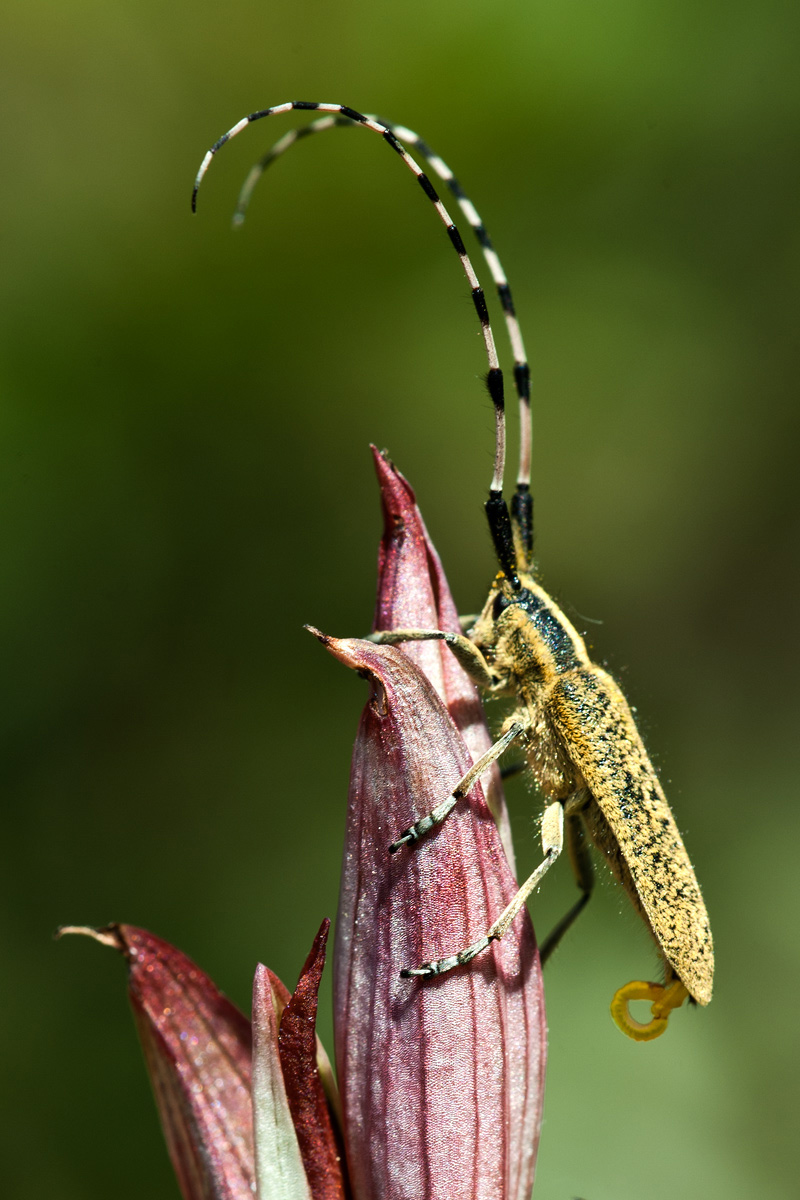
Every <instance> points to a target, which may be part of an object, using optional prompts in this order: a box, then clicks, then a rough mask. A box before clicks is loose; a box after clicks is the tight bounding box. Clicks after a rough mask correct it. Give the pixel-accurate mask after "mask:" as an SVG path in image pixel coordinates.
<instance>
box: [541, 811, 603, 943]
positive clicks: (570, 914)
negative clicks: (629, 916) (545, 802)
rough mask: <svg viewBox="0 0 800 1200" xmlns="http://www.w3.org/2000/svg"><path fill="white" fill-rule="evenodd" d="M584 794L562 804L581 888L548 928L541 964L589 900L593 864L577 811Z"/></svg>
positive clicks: (574, 869) (570, 851)
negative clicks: (574, 898) (573, 900)
mask: <svg viewBox="0 0 800 1200" xmlns="http://www.w3.org/2000/svg"><path fill="white" fill-rule="evenodd" d="M584 794H585V789H582V790H581V791H580V792H576V793H575V794H574V797H572V796H571V797H570V799H569V800H568V801H567V803H566V805H565V812H566V814H567V829H566V843H567V854H568V855H569V861H570V866H571V867H572V873H573V875H574V876H575V882H576V883H577V885H578V887H579V888H580V890H581V894H580V896H579V897H578V899H577V900H576V901H575V903H574V904H573V905H572V907H571V908H570V909H569V910H568V911H567V912H566V913H565V914H564V916H563V917H562V918H561V920H560V921H559V922H558V924H557V925H556V926H555V927H554V928H553V929H551V930H550V933H549V934H548V935H547V937H546V938H545V940H544V942H543V943H542V945H541V946H540V947H539V957H540V958H541V960H542V966H544V964H545V963H546V962H547V960H548V959H549V957H550V955H551V954H552V953H553V951H554V950H555V948H556V946H557V945H558V944H559V942H560V941H561V939H562V938H563V936H564V934H565V933H566V932H567V930H568V929H569V928H570V927H571V926H572V925H573V924H574V922H575V921H576V920H577V918H578V917H579V916H580V914H581V913H582V912H583V910H584V908H585V907H586V905H587V904H588V903H589V897H590V896H591V894H592V889H593V887H594V867H593V866H592V859H591V855H590V854H589V847H588V845H587V841H586V830H585V828H584V824H583V821H582V820H581V819H580V817H579V816H578V813H577V811H576V810H577V809H578V808H579V807H580V800H582V799H583V797H584Z"/></svg>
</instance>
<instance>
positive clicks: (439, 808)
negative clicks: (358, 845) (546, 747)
mask: <svg viewBox="0 0 800 1200" xmlns="http://www.w3.org/2000/svg"><path fill="white" fill-rule="evenodd" d="M527 730H528V726H527V724H525V723H524V722H522V721H515V722H514V724H513V725H512V726H511V728H510V729H508V730H507V731H506V732H505V733H504V734H503V736H502V737H501V738H500V739H499V741H497V742H495V744H494V745H493V746H490V747H489V749H488V750H487V751H486V753H485V754H482V755H481V757H480V758H479V759H478V761H477V762H476V763H473V765H472V766H471V767H470V769H469V770H468V771H467V773H466V775H464V776H463V777H462V778H461V779H459V781H458V783H457V784H456V786H455V787H454V788H453V790H452V792H451V793H450V795H449V796H448V797H447V799H445V800H443V801H442V802H441V804H437V805H436V808H434V809H433V810H432V811H431V812H429V813H428V814H427V816H425V817H420V819H419V820H418V821H416V822H415V823H414V824H413V825H412V826H410V828H408V829H404V830H403V832H402V833H401V834H400V837H399V838H398V839H397V841H396V842H392V844H391V846H390V847H389V853H390V854H394V853H395V851H397V850H399V849H400V847H401V846H405V845H408V844H410V843H411V842H416V841H419V839H420V838H421V837H422V835H423V833H427V832H428V830H429V829H433V827H434V825H441V823H442V821H444V820H445V818H446V817H448V816H449V815H450V813H451V812H452V811H453V809H454V808H455V806H456V804H457V803H458V801H459V800H463V799H464V797H465V796H466V795H467V794H468V792H470V791H471V790H472V788H473V787H474V786H475V784H476V783H477V782H478V780H479V779H480V777H481V775H483V773H484V771H486V770H487V769H488V768H489V767H490V766H491V765H492V763H493V762H495V761H496V760H497V759H498V758H499V757H500V755H501V754H502V753H503V752H504V750H506V749H507V748H508V747H509V746H510V745H511V743H512V742H513V741H515V739H516V738H518V737H522V735H523V734H525V733H527Z"/></svg>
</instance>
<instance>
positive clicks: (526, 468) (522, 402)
mask: <svg viewBox="0 0 800 1200" xmlns="http://www.w3.org/2000/svg"><path fill="white" fill-rule="evenodd" d="M368 116H369V119H370V120H374V121H379V122H380V123H381V124H382V125H385V126H386V128H387V129H390V130H391V131H392V133H393V134H394V135H395V137H396V138H397V139H398V140H399V141H401V142H404V143H405V144H406V145H407V146H412V147H413V149H414V150H415V152H416V153H417V154H419V156H420V157H421V158H422V159H424V160H425V162H426V163H427V164H428V166H429V167H430V168H431V170H432V171H434V172H435V173H436V174H437V175H438V176H439V178H440V179H441V180H442V182H443V183H445V184H447V186H448V188H449V189H450V191H451V192H452V194H453V195H454V196H455V198H456V201H457V203H458V206H459V208H460V209H461V211H462V213H463V214H464V216H465V217H466V219H467V221H468V222H469V225H470V228H471V229H472V232H473V233H474V234H475V237H476V238H477V239H478V243H479V244H480V247H481V250H482V251H483V257H484V258H485V260H486V263H487V265H488V267H489V270H490V271H491V274H492V279H493V281H494V285H495V287H496V289H497V295H498V297H499V299H500V304H501V305H502V308H503V318H504V320H505V325H506V329H507V331H508V340H509V342H510V343H511V352H512V354H513V356H514V386H515V388H516V392H517V398H518V400H519V423H520V445H519V471H518V473H517V494H516V495H515V496H514V498H513V500H512V514H513V516H514V518H515V522H516V523H517V524H518V526H519V531H518V532H519V538H520V542H521V544H522V545H521V548H522V549H523V551H524V552H523V554H522V555H521V557H522V559H523V561H524V562H525V565H526V566H529V565H530V561H531V558H532V556H533V501H532V497H531V495H530V482H531V450H532V445H531V443H532V436H531V434H532V430H531V382H530V380H531V373H530V367H529V365H528V356H527V354H526V353H525V343H524V342H523V340H522V331H521V329H520V326H519V321H518V319H517V314H516V309H515V307H514V300H513V297H512V295H511V288H510V286H509V283H508V279H507V277H506V273H505V271H504V270H503V266H502V263H501V262H500V258H499V255H498V254H497V251H496V250H495V248H494V246H493V244H492V241H491V238H490V237H489V234H488V232H487V230H486V226H485V225H484V223H483V221H482V220H481V218H480V216H479V215H478V211H477V209H476V208H475V205H474V204H473V203H472V201H471V200H470V198H469V197H468V196H467V194H466V192H465V191H464V189H463V187H462V186H461V184H460V183H459V182H458V180H457V179H456V177H455V175H454V174H453V172H452V171H451V170H450V168H449V167H448V165H447V163H446V162H445V161H444V159H443V158H442V157H441V156H440V155H438V154H436V153H435V151H433V150H432V149H431V147H430V146H429V145H428V143H427V142H425V141H424V140H423V139H422V138H421V137H420V135H419V134H418V133H414V131H413V130H412V129H409V128H408V127H407V126H406V125H397V124H395V122H393V121H386V120H384V119H383V118H382V117H376V116H373V115H372V114H368ZM335 128H350V129H352V128H353V122H352V121H351V120H350V118H349V117H343V116H325V117H318V118H317V120H315V121H312V122H311V123H310V124H309V125H301V126H300V127H299V128H297V129H290V130H289V132H288V133H285V134H284V135H283V137H281V138H279V139H278V141H277V142H275V144H274V145H273V146H271V147H270V149H269V150H268V151H267V152H266V154H264V155H262V157H261V158H260V159H259V160H258V162H257V163H256V164H255V165H254V166H253V167H251V168H250V171H249V172H248V175H247V178H246V179H245V181H244V183H243V184H242V188H241V191H240V192H239V199H238V201H237V203H236V209H235V211H234V214H233V226H234V228H238V227H239V226H240V225H242V224H243V222H244V219H245V217H246V215H247V209H248V207H249V205H250V201H251V199H252V196H253V192H254V190H255V187H256V184H257V183H258V181H259V179H260V178H261V176H262V175H263V174H264V172H265V171H266V170H267V169H268V168H269V167H271V166H272V164H273V163H274V162H275V161H276V160H277V159H278V158H280V157H281V155H283V154H285V153H286V151H287V150H289V149H291V147H292V146H294V145H295V143H297V142H299V141H302V139H303V138H307V137H309V135H311V134H314V133H324V132H325V131H326V130H329V129H335Z"/></svg>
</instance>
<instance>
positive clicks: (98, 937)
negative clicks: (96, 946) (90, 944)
mask: <svg viewBox="0 0 800 1200" xmlns="http://www.w3.org/2000/svg"><path fill="white" fill-rule="evenodd" d="M72 933H75V934H78V935H79V936H80V937H88V938H92V940H93V941H95V942H99V943H100V945H101V946H110V947H111V949H112V950H118V951H119V952H120V954H124V953H125V949H126V947H125V943H124V941H123V940H122V936H121V934H120V932H119V926H117V925H106V926H105V927H104V928H103V929H94V928H93V927H92V926H91V925H59V927H58V929H57V930H56V931H55V933H54V934H53V937H54V939H55V940H56V941H59V939H60V938H62V937H64V936H65V935H66V934H72Z"/></svg>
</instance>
